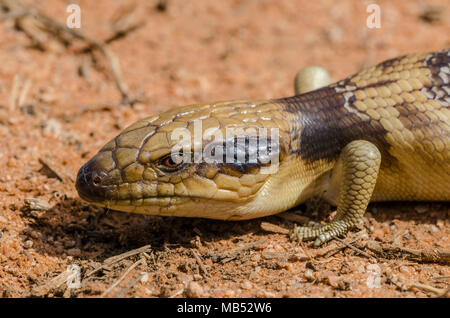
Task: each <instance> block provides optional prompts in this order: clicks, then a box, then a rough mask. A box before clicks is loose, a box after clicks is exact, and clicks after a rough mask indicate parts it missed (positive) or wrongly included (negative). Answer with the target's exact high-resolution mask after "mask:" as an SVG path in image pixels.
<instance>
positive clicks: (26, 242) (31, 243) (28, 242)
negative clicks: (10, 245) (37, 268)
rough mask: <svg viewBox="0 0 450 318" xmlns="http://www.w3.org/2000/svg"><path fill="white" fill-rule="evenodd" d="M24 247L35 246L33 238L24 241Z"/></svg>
mask: <svg viewBox="0 0 450 318" xmlns="http://www.w3.org/2000/svg"><path fill="white" fill-rule="evenodd" d="M23 247H24V248H26V249H29V248H32V247H33V241H31V240H27V241H25V242H24V243H23Z"/></svg>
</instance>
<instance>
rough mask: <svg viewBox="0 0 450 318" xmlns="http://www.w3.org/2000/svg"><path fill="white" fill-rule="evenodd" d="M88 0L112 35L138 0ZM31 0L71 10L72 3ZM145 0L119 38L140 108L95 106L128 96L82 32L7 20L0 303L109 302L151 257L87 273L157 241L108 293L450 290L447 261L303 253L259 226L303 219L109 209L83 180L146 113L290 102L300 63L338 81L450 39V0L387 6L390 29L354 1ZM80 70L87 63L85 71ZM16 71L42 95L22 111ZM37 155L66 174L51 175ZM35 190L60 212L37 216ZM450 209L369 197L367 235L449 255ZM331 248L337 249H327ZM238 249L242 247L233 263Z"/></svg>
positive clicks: (92, 21)
mask: <svg viewBox="0 0 450 318" xmlns="http://www.w3.org/2000/svg"><path fill="white" fill-rule="evenodd" d="M78 2H79V4H80V6H81V9H82V29H81V31H82V32H84V33H85V34H87V35H89V36H91V37H92V38H95V39H100V40H102V39H105V38H107V37H108V36H109V35H111V34H112V33H113V30H112V27H111V25H112V20H113V17H114V16H115V15H117V12H119V11H120V10H121V8H124V7H126V6H129V5H130V3H129V2H125V1H108V0H97V1H88V0H80V1H78ZM31 3H33V5H36V6H38V7H39V8H40V9H41V10H42V11H44V12H46V13H47V14H48V15H49V16H51V17H53V18H55V19H56V20H58V21H61V22H64V21H65V19H66V16H67V14H66V13H65V9H66V7H65V6H66V5H67V3H66V2H64V1H57V0H48V1H42V2H41V1H39V2H38V1H36V2H35V3H34V2H31ZM134 3H135V4H136V8H135V12H134V19H136V21H143V22H145V25H144V26H143V27H141V28H139V29H137V30H136V31H134V32H132V33H130V34H128V35H127V36H126V37H124V38H122V39H120V40H117V41H114V42H112V43H111V44H110V48H111V50H112V52H114V54H115V55H116V56H117V57H118V58H119V60H120V65H121V69H122V73H123V79H124V81H125V82H126V83H127V84H128V85H129V87H130V89H131V91H132V92H133V93H135V94H139V95H140V96H143V97H145V99H146V101H145V103H142V104H136V105H135V106H134V107H132V108H131V107H130V106H123V107H120V106H112V107H106V108H102V107H99V106H98V105H102V104H105V103H112V104H117V102H118V101H119V100H120V94H119V92H118V91H117V89H116V86H115V85H114V82H113V79H112V78H111V76H110V75H108V72H107V70H105V68H106V64H105V62H104V60H102V58H101V56H100V55H97V57H98V65H100V67H99V66H98V65H97V66H94V64H93V63H92V60H91V59H90V56H91V55H82V54H79V53H78V51H79V49H80V48H81V47H83V44H82V43H81V42H79V41H78V42H75V44H74V45H73V46H69V47H63V46H61V45H59V44H57V43H56V42H55V45H51V46H49V48H47V49H46V50H44V51H42V50H37V49H35V48H33V47H31V46H30V44H31V42H30V39H29V38H28V37H27V36H26V35H25V34H24V33H23V32H21V31H20V30H17V29H15V28H14V21H13V20H11V19H9V20H6V21H2V22H0V39H1V40H0V62H1V67H0V182H1V183H0V297H2V296H3V297H27V296H44V297H61V296H64V297H95V296H99V295H101V294H102V293H103V292H104V291H105V290H106V289H107V288H108V287H109V286H110V285H111V284H112V283H113V282H115V281H116V280H117V279H118V277H120V276H121V275H122V274H123V272H124V271H125V269H126V268H128V266H130V265H131V264H133V263H134V262H135V261H136V260H138V259H139V258H137V256H133V257H131V258H128V259H126V260H123V261H121V262H118V263H116V264H114V265H111V266H109V267H107V268H106V269H104V270H101V271H99V272H97V273H96V274H94V275H91V276H89V277H85V276H86V275H85V274H86V273H87V272H89V271H90V270H92V269H93V268H95V267H96V266H98V265H99V264H101V263H102V262H103V261H104V260H105V259H106V258H108V257H111V256H114V255H117V254H120V253H123V252H126V251H128V250H131V249H134V248H137V247H140V246H143V245H146V244H150V245H151V250H149V251H148V253H147V254H148V255H149V258H145V261H143V262H142V263H141V264H140V265H138V266H137V267H136V268H134V269H133V270H132V271H131V272H130V273H129V274H128V275H127V276H126V278H125V279H124V281H123V282H122V283H120V284H119V286H118V287H116V288H115V289H114V290H112V291H111V292H110V293H109V294H108V295H107V296H126V297H167V296H172V295H178V297H185V296H192V297H195V296H205V297H282V296H287V297H428V296H433V295H434V294H433V293H431V292H427V291H424V290H421V289H417V288H413V289H408V290H405V289H402V288H401V287H402V285H404V286H410V285H411V284H413V283H422V284H425V285H429V286H433V287H436V288H441V289H443V288H448V277H449V276H450V270H449V268H448V267H447V266H444V265H438V264H432V263H431V264H425V263H417V262H412V261H406V260H400V259H391V260H387V259H384V258H380V257H377V258H369V257H367V256H364V255H361V254H358V253H357V252H355V251H354V250H352V249H348V248H347V249H342V250H340V251H339V252H337V253H336V254H334V255H332V256H327V257H317V258H315V259H312V260H306V261H305V260H304V259H305V258H306V259H307V258H308V257H307V255H311V254H314V253H315V252H316V251H315V250H314V249H313V248H312V247H311V245H310V244H309V243H308V244H306V245H304V249H305V251H303V248H302V247H301V246H299V245H298V244H297V243H294V242H290V241H289V239H288V237H287V236H285V235H282V234H273V233H268V232H265V231H263V230H261V228H260V223H261V221H265V222H270V223H273V224H277V225H279V226H282V227H285V228H287V229H290V228H292V227H293V226H294V223H293V222H292V221H289V220H288V219H286V217H284V218H280V217H279V216H272V217H268V218H264V219H262V220H261V219H259V220H252V221H245V222H220V221H210V220H202V219H177V218H167V217H166V218H163V217H154V216H142V215H131V214H125V213H120V212H114V211H105V210H104V209H100V208H96V207H94V206H91V205H89V204H87V203H86V202H83V201H82V200H81V199H80V198H79V197H78V195H77V193H76V191H75V188H74V183H73V181H74V179H75V177H76V173H77V170H78V169H79V167H80V166H81V165H82V164H83V163H84V162H85V161H86V160H87V159H88V158H89V157H90V156H92V155H94V154H95V152H96V151H98V149H99V148H100V147H101V146H102V145H103V144H104V143H106V142H107V141H108V140H109V139H111V138H112V137H113V136H115V135H116V134H118V133H119V132H120V131H121V130H122V129H123V128H125V127H126V126H127V125H129V124H131V123H133V122H134V121H136V120H137V119H140V118H142V117H145V116H148V115H151V114H155V113H158V112H160V111H163V110H166V109H169V108H170V107H174V106H178V105H184V104H190V103H197V102H201V101H215V100H224V99H245V98H258V99H261V98H271V97H281V96H289V95H292V94H293V77H294V75H295V73H296V71H297V70H299V69H300V68H302V67H304V66H306V65H321V66H324V67H326V68H327V69H328V70H329V71H330V73H331V76H332V78H333V80H339V79H341V78H343V77H345V76H347V75H350V74H351V73H354V72H356V71H358V70H360V69H361V68H362V67H364V66H368V65H372V64H375V63H377V62H380V61H382V60H384V59H388V58H392V57H395V56H398V55H401V54H406V53H411V52H425V51H433V50H438V49H442V48H446V47H449V46H450V41H449V34H450V32H449V31H450V20H449V19H448V16H449V14H450V12H449V10H450V9H449V7H448V6H447V5H448V1H446V0H434V1H387V0H386V1H378V2H377V3H378V4H379V5H380V7H381V18H382V22H381V23H382V24H381V28H380V29H368V28H367V27H366V24H365V21H366V18H367V15H368V14H367V13H366V5H367V4H368V3H369V2H364V1H356V0H355V1H339V2H335V1H325V0H323V1H321V0H320V1H291V0H270V1H269V0H234V1H233V0H230V1H207V0H205V1H182V0H172V1H168V3H167V8H166V10H164V11H161V10H157V9H156V5H157V3H156V1H134ZM433 8H437V11H438V14H437V17H436V19H434V20H433V21H432V23H430V22H426V21H424V19H422V18H420V16H421V15H423V14H424V12H427V11H430V9H433ZM49 43H50V40H49ZM82 65H84V66H85V69H87V70H89V72H88V75H87V76H86V77H85V78H83V77H81V76H80V68H81V67H82ZM15 81H16V83H17V84H19V86H18V87H19V89H21V88H23V87H24V86H27V85H28V86H29V90H28V93H27V94H26V96H25V97H24V100H22V101H21V104H20V105H18V106H17V105H16V106H10V105H11V103H10V99H11V96H12V94H13V90H14V89H13V87H14V82H15ZM27 82H28V83H27ZM39 158H41V159H42V160H44V161H45V162H47V163H48V164H49V165H50V166H51V167H52V169H54V170H55V171H57V172H58V174H59V175H60V176H61V178H62V181H60V180H58V179H57V178H50V177H48V176H47V175H46V174H43V173H41V172H39V170H40V169H41V167H42V164H41V163H40V162H39ZM26 198H38V199H40V200H43V201H45V202H48V204H49V207H48V208H47V209H45V210H44V211H40V212H36V211H30V210H29V209H27V208H26V205H25V203H24V199H26ZM304 211H305V208H304V207H299V208H297V209H295V210H294V212H295V213H297V214H303V215H305V212H304ZM294 212H289V213H288V214H290V215H291V216H292V214H293V213H294ZM449 215H450V211H449V205H448V204H443V203H441V204H438V203H435V204H431V203H386V204H377V205H371V206H370V207H369V212H368V213H367V214H366V216H365V229H366V231H367V237H369V238H370V239H375V240H378V241H381V242H384V243H387V244H391V245H398V246H402V247H408V248H415V249H433V248H437V249H448V248H449V247H450V243H449V234H450V232H449ZM308 217H310V218H311V219H312V220H315V221H323V220H326V219H327V217H328V216H327V214H326V213H319V215H311V214H308ZM354 235H355V234H354V233H351V234H350V235H349V236H348V238H351V237H352V236H354ZM367 237H365V238H363V240H364V239H365V240H367ZM252 242H257V243H256V244H254V245H252V246H250V247H249V248H248V249H243V250H242V252H241V253H238V254H236V253H234V254H233V251H234V252H236V251H237V250H239V248H242V247H243V246H244V247H245V246H246V244H249V243H252ZM333 246H336V247H337V246H340V243H338V242H330V243H328V244H327V245H326V247H325V248H327V247H333ZM192 251H195V252H196V253H197V254H198V255H199V257H200V258H201V260H202V263H203V266H204V267H205V268H206V270H207V272H208V275H206V274H205V273H204V272H203V270H202V269H201V268H200V266H199V263H198V262H197V261H196V259H195V257H194V255H193V252H192ZM305 253H306V254H305ZM369 254H370V252H369ZM230 255H231V256H235V257H234V258H233V257H231V259H226V257H227V256H230ZM371 255H374V254H371ZM70 264H78V265H79V266H80V267H81V269H82V278H83V279H82V285H81V288H79V289H67V288H66V287H65V286H66V285H65V284H63V285H62V286H60V287H56V288H51V289H50V290H48V289H46V288H45V286H47V285H46V284H48V282H49V281H51V279H52V278H54V277H55V276H57V275H58V274H60V273H61V272H63V271H64V270H65V269H66V268H67V266H68V265H70ZM372 264H376V265H377V266H378V267H376V266H375V267H374V266H373V265H372ZM373 268H375V271H376V270H379V272H380V276H379V277H380V281H379V282H380V285H379V286H378V288H369V287H368V285H367V282H368V280H370V279H371V278H370V272H371V271H373ZM142 272H144V274H142V275H141V273H142ZM139 275H141V276H139ZM139 277H143V278H144V279H140V280H139V279H138V280H137V281H136V278H139ZM192 280H194V281H195V282H196V283H197V284H192V283H189V282H190V281H192ZM186 286H187V288H186Z"/></svg>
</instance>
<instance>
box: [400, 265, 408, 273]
mask: <svg viewBox="0 0 450 318" xmlns="http://www.w3.org/2000/svg"><path fill="white" fill-rule="evenodd" d="M398 270H399V271H400V272H402V273H404V274H409V267H408V266H405V265H402V266H400V267H399V268H398Z"/></svg>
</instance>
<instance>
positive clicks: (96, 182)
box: [92, 175, 102, 187]
mask: <svg viewBox="0 0 450 318" xmlns="http://www.w3.org/2000/svg"><path fill="white" fill-rule="evenodd" d="M101 183H102V178H101V177H100V176H99V175H95V176H94V177H93V178H92V184H93V185H94V186H96V187H98V186H99V185H100V184H101Z"/></svg>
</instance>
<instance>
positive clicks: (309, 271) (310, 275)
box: [303, 268, 316, 282]
mask: <svg viewBox="0 0 450 318" xmlns="http://www.w3.org/2000/svg"><path fill="white" fill-rule="evenodd" d="M303 276H304V277H305V278H306V280H307V281H310V282H311V281H313V280H314V279H316V278H315V277H314V272H313V270H312V269H309V268H307V269H306V270H305V272H304V273H303Z"/></svg>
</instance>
